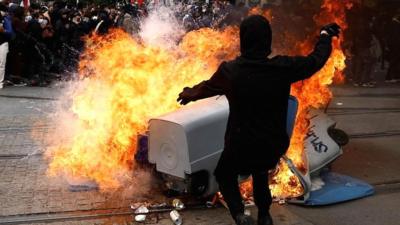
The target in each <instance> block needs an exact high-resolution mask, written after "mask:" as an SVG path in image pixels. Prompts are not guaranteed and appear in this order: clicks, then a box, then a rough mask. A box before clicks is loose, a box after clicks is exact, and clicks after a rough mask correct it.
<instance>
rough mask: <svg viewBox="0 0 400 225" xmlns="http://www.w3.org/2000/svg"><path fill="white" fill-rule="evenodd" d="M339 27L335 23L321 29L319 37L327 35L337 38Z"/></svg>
mask: <svg viewBox="0 0 400 225" xmlns="http://www.w3.org/2000/svg"><path fill="white" fill-rule="evenodd" d="M340 29H341V28H340V26H339V25H338V24H337V23H331V24H328V25H325V26H323V27H322V28H321V35H328V36H330V37H339V34H340Z"/></svg>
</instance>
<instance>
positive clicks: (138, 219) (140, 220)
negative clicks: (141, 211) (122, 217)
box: [135, 215, 146, 222]
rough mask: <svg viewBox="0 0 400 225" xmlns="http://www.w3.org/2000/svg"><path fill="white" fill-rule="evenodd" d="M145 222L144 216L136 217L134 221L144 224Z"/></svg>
mask: <svg viewBox="0 0 400 225" xmlns="http://www.w3.org/2000/svg"><path fill="white" fill-rule="evenodd" d="M145 220H146V215H136V216H135V221H136V222H144V221H145Z"/></svg>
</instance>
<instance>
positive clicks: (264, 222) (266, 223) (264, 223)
mask: <svg viewBox="0 0 400 225" xmlns="http://www.w3.org/2000/svg"><path fill="white" fill-rule="evenodd" d="M273 224H274V223H273V222H272V217H271V215H270V214H269V213H267V215H264V216H260V215H258V220H257V225H273Z"/></svg>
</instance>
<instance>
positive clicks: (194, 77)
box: [46, 0, 351, 197]
mask: <svg viewBox="0 0 400 225" xmlns="http://www.w3.org/2000/svg"><path fill="white" fill-rule="evenodd" d="M349 7H351V2H350V0H344V1H334V0H325V1H324V3H323V5H322V6H321V11H320V13H319V14H318V15H315V16H314V20H315V22H316V24H317V26H318V27H320V26H321V25H323V24H326V23H330V22H336V23H338V24H339V25H341V27H342V28H343V29H345V28H346V23H345V18H344V17H345V10H346V9H348V8H349ZM252 12H253V13H257V12H258V13H261V14H263V15H265V16H267V17H269V19H271V12H263V11H262V10H252ZM316 34H317V33H314V34H313V35H312V36H310V37H309V38H307V40H298V41H296V46H295V48H292V49H291V50H290V51H291V52H292V53H293V54H307V53H309V52H310V51H311V50H312V47H313V45H314V43H315V36H316ZM282 41H285V40H282ZM341 41H342V40H341V39H338V40H334V43H333V45H334V50H333V53H332V56H331V58H330V59H329V61H328V63H327V64H326V66H325V67H324V68H323V69H322V70H321V71H320V72H318V73H317V74H316V75H315V76H313V77H312V78H310V79H308V80H306V81H302V82H298V83H296V84H294V85H293V87H292V94H293V95H294V96H296V97H297V99H298V100H299V103H300V108H299V112H298V115H297V120H296V125H295V129H294V133H293V137H292V140H291V145H290V148H289V150H288V153H287V155H288V157H289V158H290V159H292V160H293V162H294V164H295V165H296V167H297V168H299V169H300V170H301V171H303V172H305V171H306V170H307V162H306V159H305V157H304V152H303V150H304V146H303V139H304V136H305V134H306V132H307V126H308V121H307V119H306V114H307V109H308V108H310V107H316V108H318V107H321V106H323V105H324V104H326V103H327V102H328V101H329V99H330V98H331V97H332V94H331V92H330V91H329V89H328V85H329V84H331V83H332V81H333V80H334V79H337V80H342V79H343V77H342V75H341V71H343V69H344V67H345V64H344V60H345V56H344V54H343V51H342V50H341V47H340V43H341ZM288 46H289V44H288ZM290 47H293V46H290ZM238 53H239V40H238V28H237V27H234V26H232V27H227V28H225V29H223V30H213V29H210V28H203V29H200V30H196V31H192V32H189V33H187V34H185V35H184V36H183V38H182V39H181V40H180V41H179V43H178V44H177V45H175V46H173V47H171V46H168V47H165V48H163V47H162V46H154V45H147V44H145V42H142V41H141V40H140V39H139V38H136V37H131V36H130V35H128V34H126V33H124V32H123V31H121V30H113V31H111V32H110V34H109V35H106V36H92V37H90V38H89V39H88V40H87V49H86V51H85V52H84V54H83V57H82V60H81V61H80V68H79V77H80V79H79V82H76V83H74V84H73V88H72V89H71V90H72V91H71V92H69V93H68V94H66V99H67V100H66V101H62V104H63V105H64V107H65V106H66V107H67V108H66V109H65V110H64V111H63V110H60V111H59V112H58V116H57V117H56V121H55V122H56V123H57V125H58V127H59V128H60V129H59V130H57V131H56V132H55V134H54V135H55V136H56V137H57V139H58V141H57V142H53V144H52V145H50V147H48V151H47V154H46V155H47V157H48V159H49V168H48V174H49V175H53V176H60V175H63V176H67V177H69V178H74V179H75V178H76V179H83V180H93V181H95V182H96V183H97V184H99V186H100V189H101V190H104V191H107V190H110V189H114V188H117V187H120V186H122V185H124V183H125V182H129V179H132V177H131V174H132V173H131V171H132V169H134V167H135V162H134V160H133V155H134V152H135V148H136V142H137V140H136V137H137V134H140V133H145V132H146V130H147V121H148V119H149V118H152V117H155V116H159V115H162V114H165V113H167V112H171V111H173V110H176V109H178V108H179V107H180V106H179V105H178V104H177V102H176V98H177V95H178V93H179V92H180V91H181V90H182V88H183V87H185V86H192V85H194V84H196V83H198V82H200V81H202V80H205V79H208V78H209V77H210V76H211V75H212V74H213V72H214V71H215V70H216V68H217V67H218V65H219V64H220V63H221V62H222V61H224V60H230V59H233V58H235V56H237V55H238ZM69 105H71V106H69ZM278 171H279V173H277V174H276V175H275V176H274V177H273V178H272V180H273V183H272V184H271V189H272V192H273V195H274V196H278V197H293V196H299V195H301V194H302V187H301V184H300V183H299V181H298V180H297V178H296V177H295V176H294V175H293V174H292V173H291V172H290V170H289V169H288V167H287V166H286V165H285V164H284V163H281V164H280V165H279V169H278ZM248 187H249V184H244V186H243V190H246V189H247V188H248Z"/></svg>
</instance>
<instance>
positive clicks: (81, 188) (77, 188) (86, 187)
mask: <svg viewBox="0 0 400 225" xmlns="http://www.w3.org/2000/svg"><path fill="white" fill-rule="evenodd" d="M68 190H69V191H71V192H83V191H93V190H98V186H97V185H72V184H70V185H69V187H68Z"/></svg>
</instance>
